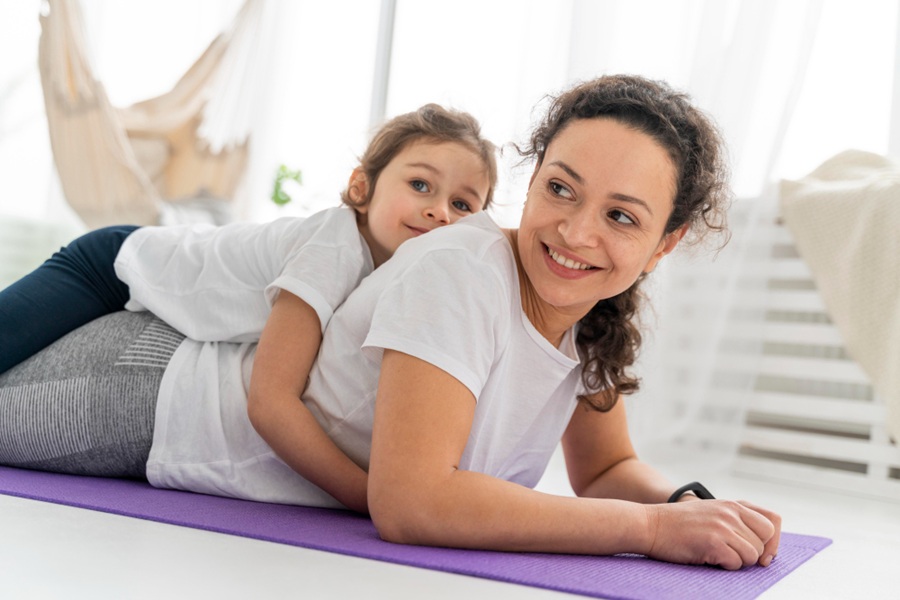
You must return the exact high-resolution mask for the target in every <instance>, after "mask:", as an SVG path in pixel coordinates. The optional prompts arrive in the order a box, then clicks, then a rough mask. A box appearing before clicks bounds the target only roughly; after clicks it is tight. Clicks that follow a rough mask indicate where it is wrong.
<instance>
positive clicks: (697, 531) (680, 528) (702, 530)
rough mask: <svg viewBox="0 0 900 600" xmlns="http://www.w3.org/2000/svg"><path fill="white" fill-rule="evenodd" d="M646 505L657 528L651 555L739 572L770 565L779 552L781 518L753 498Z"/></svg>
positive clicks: (651, 521) (651, 523)
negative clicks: (750, 566)
mask: <svg viewBox="0 0 900 600" xmlns="http://www.w3.org/2000/svg"><path fill="white" fill-rule="evenodd" d="M646 508H647V512H648V518H649V519H650V525H651V529H652V530H655V534H654V536H653V543H652V545H651V548H650V551H649V552H648V553H647V554H648V556H650V557H652V558H656V559H659V560H665V561H669V562H676V563H685V564H708V565H718V566H721V567H723V568H725V569H729V570H736V569H740V568H741V567H744V566H748V565H752V564H759V565H760V566H763V567H767V566H769V564H770V563H771V562H772V558H774V556H775V553H776V552H777V551H778V542H779V539H780V537H781V517H779V516H778V515H777V514H775V513H773V512H771V511H768V510H765V509H763V508H760V507H758V506H755V505H753V504H750V503H749V502H744V501H740V502H735V501H731V500H703V501H699V502H676V503H673V504H652V505H647V507H646Z"/></svg>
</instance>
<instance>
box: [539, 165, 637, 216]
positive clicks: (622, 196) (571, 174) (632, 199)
mask: <svg viewBox="0 0 900 600" xmlns="http://www.w3.org/2000/svg"><path fill="white" fill-rule="evenodd" d="M550 164H551V165H553V166H556V167H559V168H560V169H562V170H563V171H565V172H566V173H567V174H568V175H569V177H571V178H572V179H574V180H575V181H576V182H577V183H578V184H579V185H584V178H582V177H581V175H579V174H578V172H577V171H575V169H573V168H572V167H570V166H569V165H567V164H566V163H564V162H563V161H561V160H554V161H553V162H552V163H550ZM610 197H611V198H615V199H616V200H621V201H622V202H629V203H631V204H637V205H639V206H643V207H644V209H645V210H646V211H647V212H648V213H650V215H651V216H652V215H653V211H652V210H650V205H649V204H647V203H646V202H644V201H643V200H641V199H640V198H635V197H634V196H629V195H628V194H611V195H610Z"/></svg>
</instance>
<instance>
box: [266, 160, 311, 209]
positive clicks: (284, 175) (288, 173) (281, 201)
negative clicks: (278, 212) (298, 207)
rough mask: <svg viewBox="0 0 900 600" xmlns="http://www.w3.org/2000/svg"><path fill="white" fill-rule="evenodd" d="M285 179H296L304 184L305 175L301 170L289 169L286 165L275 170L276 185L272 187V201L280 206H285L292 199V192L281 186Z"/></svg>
mask: <svg viewBox="0 0 900 600" xmlns="http://www.w3.org/2000/svg"><path fill="white" fill-rule="evenodd" d="M285 181H296V182H297V183H298V184H300V185H303V177H302V175H301V173H300V170H299V169H298V170H293V169H289V168H287V167H286V166H285V165H281V166H280V167H278V170H277V171H276V172H275V185H274V187H273V188H272V202H274V203H275V204H277V205H278V206H284V205H285V204H287V203H288V202H290V201H291V196H290V194H288V193H287V192H285V191H284V190H283V189H282V187H281V186H282V184H283V183H284V182H285Z"/></svg>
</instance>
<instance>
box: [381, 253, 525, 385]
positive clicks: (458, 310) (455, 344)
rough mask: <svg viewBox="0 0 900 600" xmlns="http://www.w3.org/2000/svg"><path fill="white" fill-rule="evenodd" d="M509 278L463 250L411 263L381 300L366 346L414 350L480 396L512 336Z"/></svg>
mask: <svg viewBox="0 0 900 600" xmlns="http://www.w3.org/2000/svg"><path fill="white" fill-rule="evenodd" d="M509 302H510V294H509V282H508V281H506V280H505V278H504V277H503V275H502V273H500V272H498V271H497V269H496V267H495V266H493V265H491V264H489V261H485V260H483V259H481V258H479V257H477V256H475V255H472V254H469V253H467V252H466V251H464V250H437V251H433V252H430V253H429V254H427V255H425V256H423V257H422V258H421V259H419V260H417V261H416V262H414V263H413V264H412V265H410V266H409V267H408V268H407V269H405V270H404V271H403V272H402V273H400V274H398V276H397V277H396V278H395V280H394V281H393V282H392V283H391V284H390V285H389V286H387V287H386V288H385V289H384V291H383V292H382V294H381V295H380V297H379V298H378V300H377V303H376V306H375V309H374V313H373V317H372V323H371V327H370V329H369V334H368V336H367V337H366V340H365V342H364V343H363V351H364V352H365V353H366V354H368V355H369V356H370V357H374V356H376V355H377V354H380V352H381V351H383V350H385V349H390V350H397V351H400V352H403V353H405V354H409V355H411V356H415V357H416V358H419V359H421V360H424V361H426V362H428V363H430V364H433V365H434V366H436V367H438V368H440V369H442V370H443V371H445V372H447V373H448V374H450V375H451V376H453V377H454V378H456V379H457V380H459V381H460V382H461V383H462V384H463V385H465V386H466V387H467V388H468V389H469V390H470V391H471V392H472V394H473V395H474V396H475V397H476V398H478V397H479V396H480V394H481V391H482V389H483V387H484V385H485V382H486V381H487V378H488V375H489V374H490V372H491V368H492V365H493V364H494V362H495V360H496V358H497V356H498V355H499V353H500V352H502V351H503V350H504V348H505V344H504V343H503V341H504V340H505V339H507V338H508V335H509V333H508V332H509V320H510V310H509Z"/></svg>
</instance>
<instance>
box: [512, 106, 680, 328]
mask: <svg viewBox="0 0 900 600" xmlns="http://www.w3.org/2000/svg"><path fill="white" fill-rule="evenodd" d="M675 177H676V175H675V167H674V165H673V163H672V161H671V159H670V158H669V155H668V153H667V152H666V150H665V149H664V148H663V147H662V146H660V145H659V144H658V143H657V142H656V141H655V140H654V139H653V138H651V137H650V136H648V135H646V134H644V133H641V132H639V131H637V130H635V129H632V128H630V127H627V126H625V125H623V124H621V123H619V122H618V121H615V120H613V119H609V118H597V119H581V120H576V121H573V122H571V123H570V124H569V125H567V126H566V127H565V128H564V129H563V130H562V131H560V132H559V133H558V134H557V136H556V137H555V138H554V139H553V141H551V142H550V145H549V146H548V147H547V151H546V153H545V155H544V160H543V162H542V163H541V164H540V165H538V166H537V168H536V169H535V172H534V175H533V176H532V179H531V183H530V186H529V189H528V199H527V202H526V204H525V210H524V213H523V216H522V223H521V226H520V228H519V232H518V236H517V244H518V250H519V254H520V258H521V261H522V267H523V269H524V270H525V272H526V274H527V276H528V279H529V281H530V287H531V289H533V291H534V292H535V293H536V294H537V297H538V298H539V301H540V302H541V303H543V304H544V305H549V307H553V308H555V309H556V310H560V311H562V312H563V313H565V314H567V315H570V316H571V317H572V318H574V319H575V320H577V319H580V318H581V317H582V316H584V315H585V314H587V312H588V311H589V310H590V309H591V308H592V307H593V306H594V304H596V303H597V302H598V301H600V300H603V299H606V298H610V297H612V296H615V295H617V294H619V293H621V292H623V291H625V290H626V289H628V288H629V287H630V286H631V285H632V284H633V283H634V282H635V281H636V280H637V278H638V276H640V274H641V273H642V272H649V271H651V270H653V268H654V267H655V266H656V264H657V262H659V260H660V259H661V258H662V257H663V256H664V255H665V254H667V253H668V252H670V251H671V250H672V249H673V248H674V247H675V245H676V244H677V243H678V241H679V240H680V239H681V237H682V235H683V233H684V231H683V230H679V231H677V232H675V233H673V234H669V235H663V231H664V228H665V225H666V221H667V220H668V218H669V214H670V213H671V211H672V203H673V199H674V196H675ZM545 308H547V306H545Z"/></svg>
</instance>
